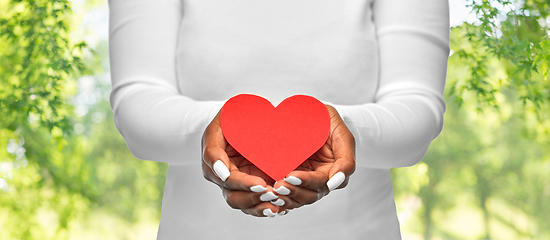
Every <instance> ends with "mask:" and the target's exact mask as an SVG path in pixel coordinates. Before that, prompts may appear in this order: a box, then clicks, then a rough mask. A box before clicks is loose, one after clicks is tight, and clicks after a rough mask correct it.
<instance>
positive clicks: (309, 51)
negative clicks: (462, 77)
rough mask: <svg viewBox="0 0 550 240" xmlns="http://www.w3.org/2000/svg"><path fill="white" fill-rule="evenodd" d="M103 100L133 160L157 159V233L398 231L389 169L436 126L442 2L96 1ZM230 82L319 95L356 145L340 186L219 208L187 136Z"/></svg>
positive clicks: (274, 95) (342, 235)
mask: <svg viewBox="0 0 550 240" xmlns="http://www.w3.org/2000/svg"><path fill="white" fill-rule="evenodd" d="M109 7H110V36H109V39H110V46H109V51H110V61H111V62H110V63H111V76H112V87H113V88H112V92H111V107H112V109H113V112H114V121H115V124H116V126H117V129H118V130H119V131H120V133H121V134H122V136H123V137H124V139H125V140H126V143H127V145H128V148H129V149H130V151H131V152H132V153H133V154H134V155H135V156H136V157H138V158H140V159H145V160H153V161H160V162H167V163H169V165H170V166H169V170H168V173H167V179H166V187H165V192H164V198H163V206H162V213H161V214H162V217H161V222H160V226H159V234H158V239H180V238H182V237H183V238H185V239H256V238H261V239H283V238H284V237H287V238H289V239H330V238H333V239H365V238H369V239H400V233H399V223H398V221H397V217H396V212H395V204H394V199H393V189H392V182H391V178H390V174H389V169H390V168H393V167H405V166H411V165H414V164H416V163H417V162H418V161H420V160H421V159H422V157H423V156H424V154H425V153H426V150H427V148H428V146H429V144H430V142H431V141H432V140H433V139H434V138H435V137H436V136H437V135H438V134H439V133H440V131H441V129H442V126H443V113H444V111H445V103H444V101H443V88H444V85H445V76H446V67H447V59H448V56H449V15H448V2H447V1H444V0H346V1H337V0H298V1H296V0H277V1H267V0H231V1H227V0H126V1H124V0H110V1H109ZM239 93H253V94H258V95H261V96H264V97H266V98H267V99H269V100H270V101H271V102H272V103H273V104H278V103H279V102H280V101H282V100H283V99H284V98H286V97H288V96H291V95H294V94H307V95H311V96H314V97H316V98H318V99H319V100H322V101H324V102H328V103H331V104H332V105H333V106H334V107H335V108H336V109H337V110H338V112H339V113H340V115H341V116H342V117H343V119H344V121H345V122H346V124H347V126H348V128H349V129H350V130H351V131H352V133H353V135H354V136H355V139H356V142H357V164H358V166H357V170H356V172H355V173H354V175H352V176H351V178H350V184H349V185H348V187H347V188H345V189H343V190H337V191H334V192H332V193H330V194H329V195H328V196H327V197H325V198H323V199H322V200H320V201H319V202H317V203H315V204H313V205H309V206H305V207H303V208H300V209H297V210H294V211H291V212H290V213H289V214H288V215H287V216H284V217H276V218H274V219H267V218H255V217H251V216H247V215H244V214H243V213H241V212H240V211H236V210H233V209H231V208H230V207H228V206H227V204H226V203H225V201H224V199H223V197H222V195H221V192H220V190H219V188H218V187H217V186H215V185H214V184H212V183H209V182H207V181H206V180H204V179H203V177H202V172H201V168H200V139H201V136H202V133H203V131H204V129H205V127H206V126H207V124H208V123H209V122H210V121H211V120H212V118H213V117H214V116H215V115H216V113H217V112H218V111H219V109H220V108H221V106H222V105H223V103H224V101H225V100H227V99H228V98H230V97H231V96H234V95H236V94H239Z"/></svg>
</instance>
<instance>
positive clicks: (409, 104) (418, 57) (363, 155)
mask: <svg viewBox="0 0 550 240" xmlns="http://www.w3.org/2000/svg"><path fill="white" fill-rule="evenodd" d="M373 8H374V10H373V11H374V12H373V17H374V19H373V20H374V22H375V25H376V29H377V30H376V31H377V32H376V33H377V37H378V42H379V56H380V58H379V60H380V83H379V87H378V90H377V94H376V96H375V102H374V103H368V104H363V105H355V106H343V105H336V106H334V107H335V108H336V109H337V111H338V112H339V113H340V114H341V115H342V117H343V119H344V121H345V123H346V125H347V126H348V128H350V130H351V131H352V133H353V135H354V136H355V139H356V144H357V150H356V151H357V152H356V155H357V156H356V157H357V164H358V165H362V166H367V167H371V168H393V167H405V166H411V165H414V164H416V163H418V162H419V161H420V160H421V159H422V158H423V157H424V155H425V154H426V151H427V149H428V146H429V144H430V143H431V141H432V140H433V139H434V138H435V137H437V135H438V134H439V133H440V132H441V130H442V127H443V114H444V112H445V102H444V100H443V89H444V85H445V76H446V72H447V60H448V57H449V9H448V2H447V0H429V1H425V0H406V1H403V0H375V1H374V6H373Z"/></svg>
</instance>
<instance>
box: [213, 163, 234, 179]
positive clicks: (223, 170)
mask: <svg viewBox="0 0 550 240" xmlns="http://www.w3.org/2000/svg"><path fill="white" fill-rule="evenodd" d="M214 172H216V174H217V175H218V177H220V179H221V180H222V181H224V182H225V180H227V178H228V177H229V174H230V173H229V169H227V167H226V166H225V164H223V162H222V161H221V160H218V161H216V162H215V163H214Z"/></svg>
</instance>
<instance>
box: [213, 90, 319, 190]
mask: <svg viewBox="0 0 550 240" xmlns="http://www.w3.org/2000/svg"><path fill="white" fill-rule="evenodd" d="M220 121H221V128H222V132H223V135H224V137H225V139H226V140H227V142H228V143H229V144H230V145H231V146H232V147H233V148H235V150H237V151H238V152H239V153H240V154H241V155H242V156H243V157H245V158H246V159H247V160H248V161H250V162H251V163H252V164H254V165H255V166H256V167H258V168H259V169H260V170H262V171H263V172H264V173H265V174H267V175H268V176H269V177H271V178H272V179H273V180H280V179H282V178H284V177H286V175H287V174H288V173H290V172H292V171H293V170H294V169H296V168H297V167H298V166H300V165H301V164H302V163H303V162H304V161H305V160H307V159H308V158H309V157H310V156H311V155H313V154H314V153H315V152H316V151H317V150H319V149H320V148H321V147H322V146H323V145H324V144H325V142H326V141H327V139H328V136H329V133H330V115H329V113H328V110H327V108H326V106H325V105H324V104H323V103H321V102H320V101H319V100H317V99H315V98H314V97H310V96H305V95H294V96H291V97H288V98H286V99H285V100H283V101H282V102H281V103H280V104H279V105H278V106H277V107H274V106H273V105H272V104H271V103H270V102H269V101H268V100H267V99H265V98H263V97H260V96H256V95H251V94H240V95H237V96H234V97H232V98H230V99H229V100H227V102H226V103H225V104H224V106H223V108H222V110H221V119H220Z"/></svg>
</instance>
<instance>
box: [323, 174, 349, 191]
mask: <svg viewBox="0 0 550 240" xmlns="http://www.w3.org/2000/svg"><path fill="white" fill-rule="evenodd" d="M345 179H346V175H344V173H343V172H338V173H336V174H334V176H332V177H331V178H330V179H329V180H328V182H327V187H328V190H329V191H332V190H334V189H336V188H337V187H338V186H340V184H342V183H343V182H344V180H345Z"/></svg>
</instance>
